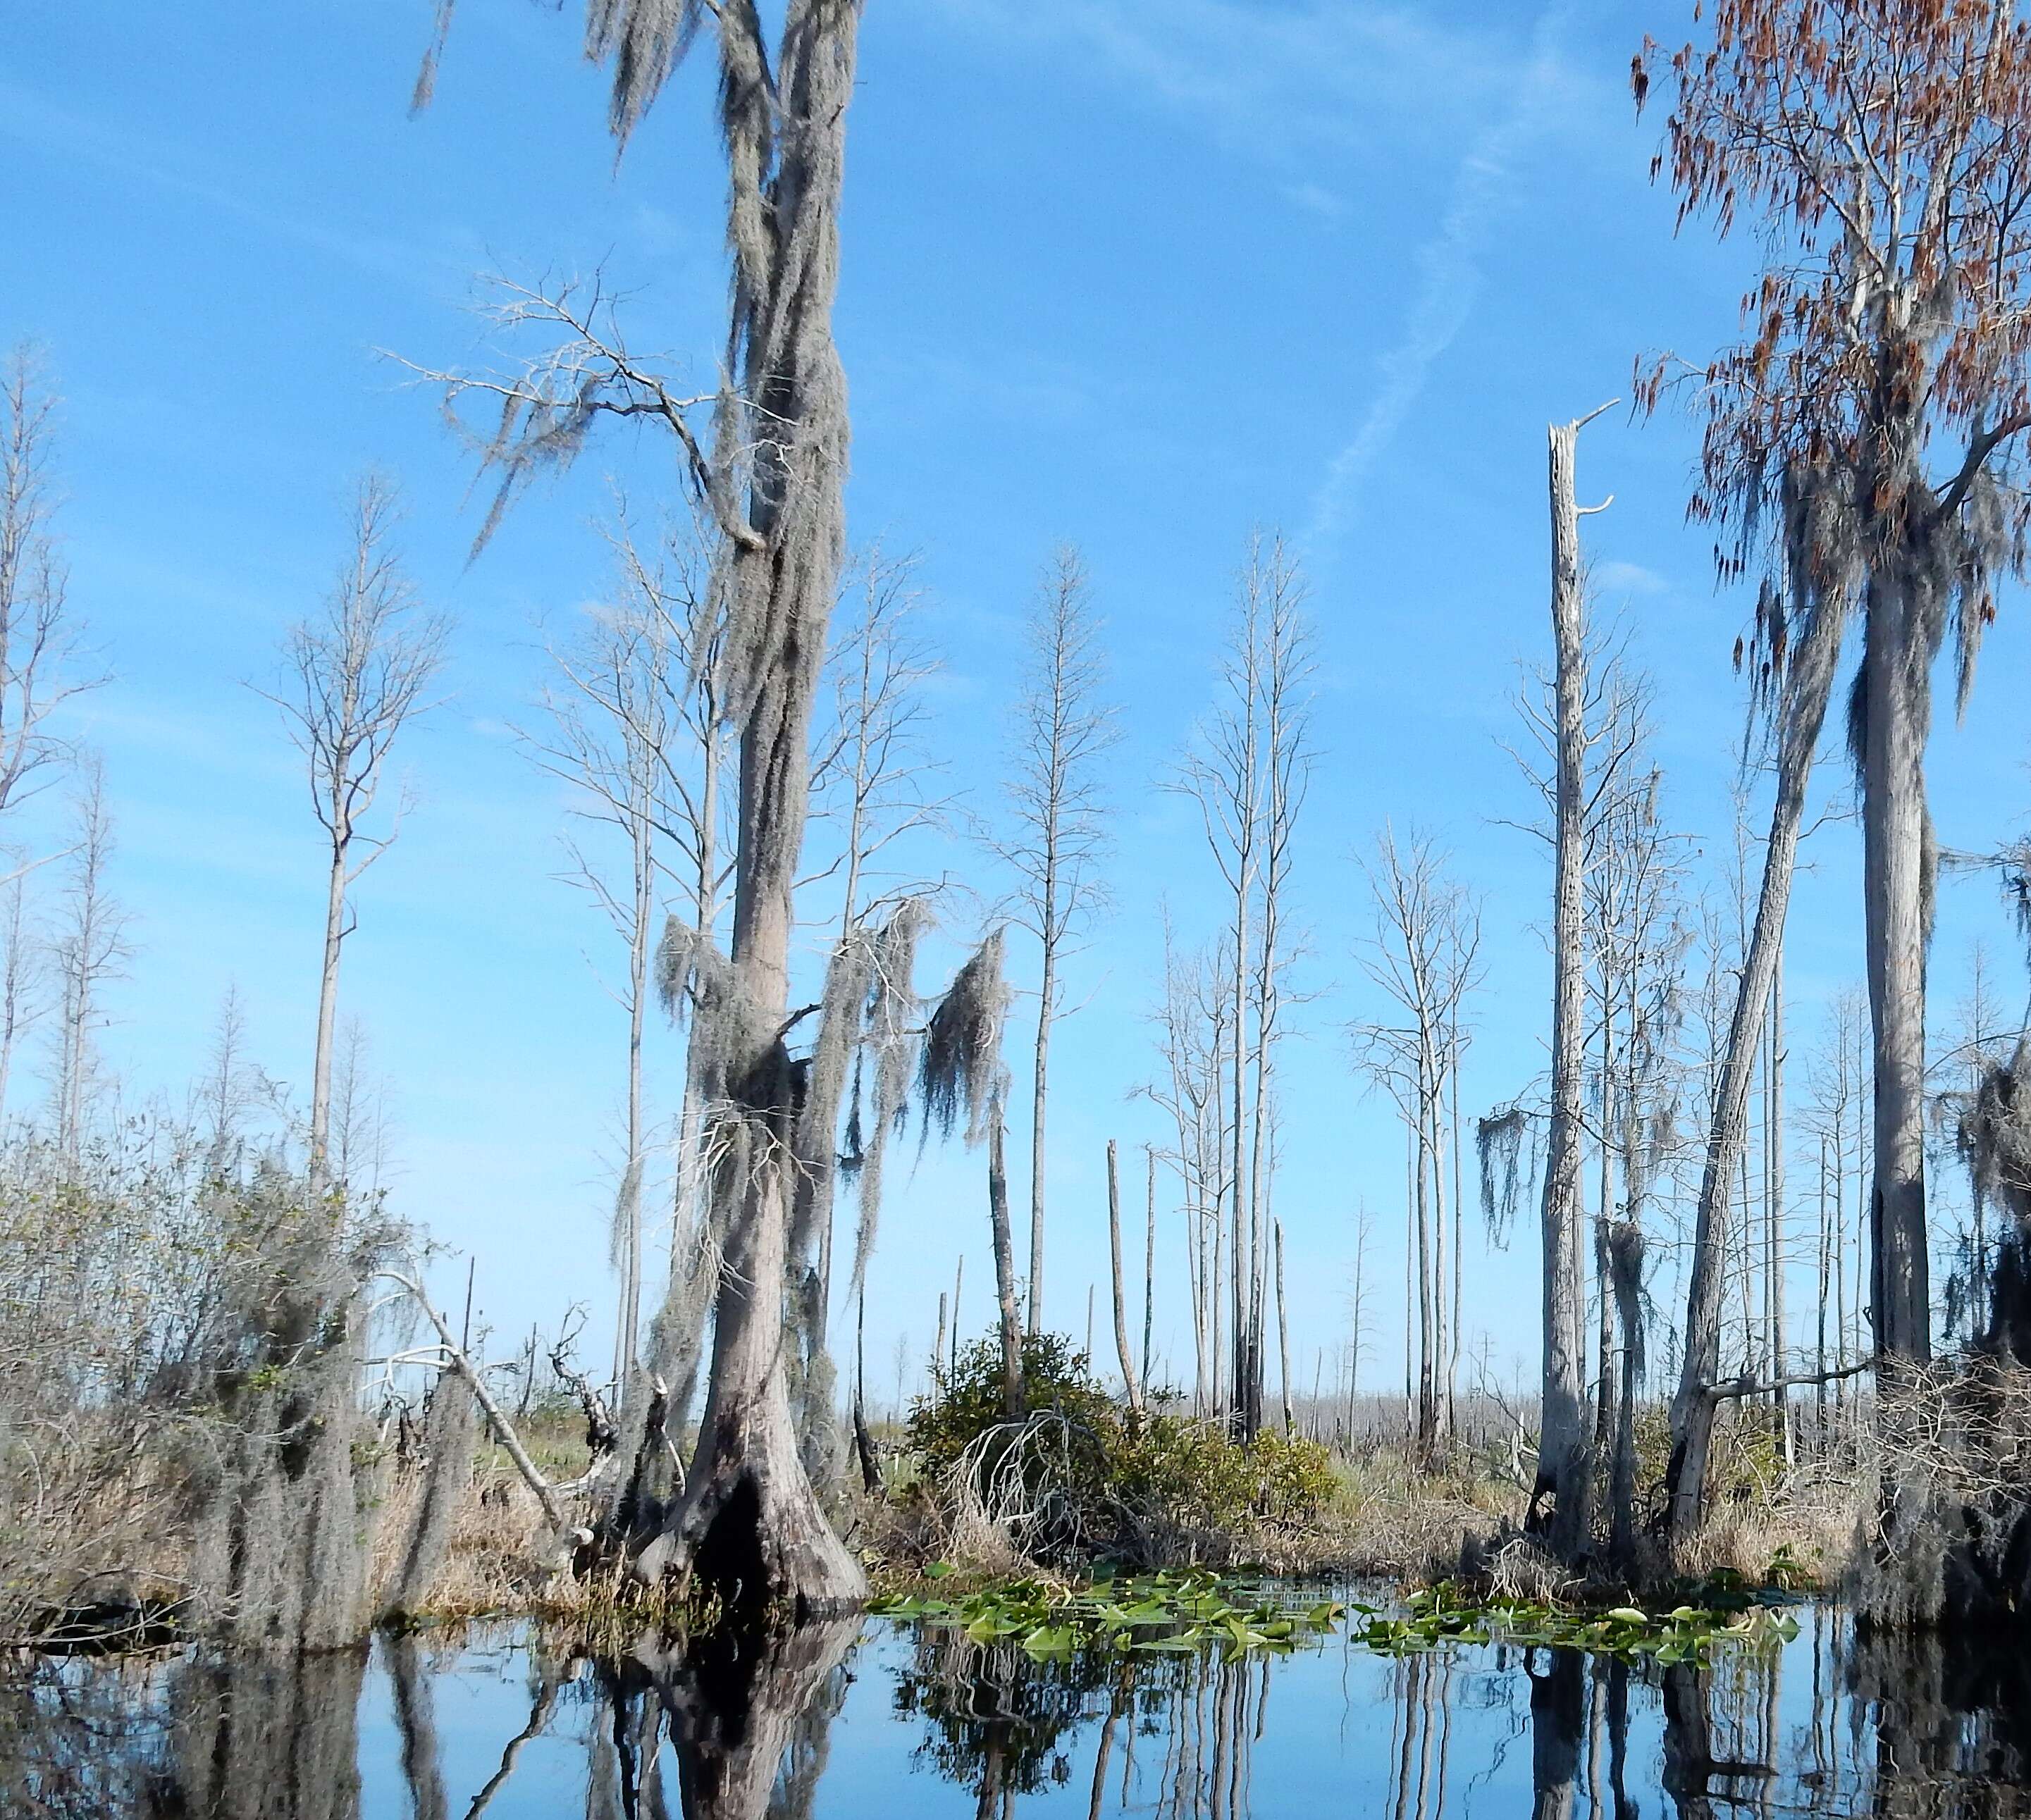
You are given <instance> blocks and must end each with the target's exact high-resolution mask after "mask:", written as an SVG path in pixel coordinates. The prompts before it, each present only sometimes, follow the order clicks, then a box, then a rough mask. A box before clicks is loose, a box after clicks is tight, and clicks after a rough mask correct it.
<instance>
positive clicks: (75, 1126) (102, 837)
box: [50, 757, 133, 1168]
mask: <svg viewBox="0 0 2031 1820" xmlns="http://www.w3.org/2000/svg"><path fill="white" fill-rule="evenodd" d="M69 845H70V853H69V860H68V862H67V867H66V877H65V881H64V887H63V891H62V892H61V896H60V899H59V902H58V912H57V918H58V920H57V925H56V930H55V934H54V939H53V940H52V941H51V942H50V963H51V967H52V970H53V971H54V973H55V975H56V981H57V995H58V1030H57V1070H56V1081H55V1093H54V1099H55V1102H56V1107H55V1110H56V1127H57V1141H58V1144H59V1146H60V1147H61V1150H62V1152H63V1155H64V1156H65V1159H66V1160H67V1161H68V1162H69V1163H70V1165H71V1166H72V1167H73V1168H74V1167H76V1165H77V1163H78V1160H79V1157H80V1152H81V1151H82V1148H83V1144H84V1131H85V1127H86V1125H87V1123H88V1120H89V1118H90V1116H91V1107H92V1102H93V1099H94V1096H95V1092H96V1091H97V1089H98V1086H99V1054H98V1045H97V1043H96V1041H95V1032H96V1030H97V1029H98V1028H99V1025H101V1024H102V1022H103V1021H104V1017H105V1007H104V1003H103V993H104V992H105V988H106V986H107V985H108V984H110V983H111V982H112V981H115V980H118V979H121V978H122V977H125V975H124V973H123V971H122V970H123V968H124V966H125V962H127V960H128V959H129V957H130V956H131V955H132V952H133V950H132V948H131V947H129V945H128V942H127V928H128V922H129V917H128V915H127V913H126V912H125V910H123V909H122V908H121V906H120V903H119V902H118V900H117V899H116V898H114V895H113V891H112V881H111V880H110V878H109V877H108V876H107V869H108V867H109V865H110V863H111V861H112V858H113V845H114V843H113V817H112V814H111V812H110V810H109V809H108V808H107V806H106V774H105V770H104V768H103V767H102V765H101V764H100V762H99V760H98V759H97V757H90V758H88V760H87V761H85V763H84V768H83V776H82V778H81V780H80V790H79V792H78V798H77V803H76V810H75V820H74V821H73V827H72V832H71V836H70V843H69Z"/></svg>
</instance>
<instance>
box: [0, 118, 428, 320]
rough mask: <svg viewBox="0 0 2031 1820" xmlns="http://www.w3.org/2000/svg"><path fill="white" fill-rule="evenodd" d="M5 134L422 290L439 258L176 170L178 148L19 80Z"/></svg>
mask: <svg viewBox="0 0 2031 1820" xmlns="http://www.w3.org/2000/svg"><path fill="white" fill-rule="evenodd" d="M0 134H4V135H6V136H9V137H10V138H13V139H16V140H22V141H24V142H26V143H28V144H31V145H32V146H35V147H39V148H40V149H42V150H43V151H58V152H61V154H63V155H64V156H65V158H70V159H74V160H76V161H78V162H82V163H85V164H88V165H92V166H96V167H97V168H98V169H101V170H104V171H110V172H111V173H114V174H115V175H116V176H119V177H126V178H130V179H132V180H133V181H136V182H139V183H143V184H149V185H151V186H152V187H154V188H157V189H159V190H162V191H166V192H168V193H170V194H171V195H179V196H183V197H184V198H187V199H189V200H190V201H192V202H196V203H200V204H203V206H205V207H209V208H211V209H213V210H216V211H218V213H220V214H225V215H230V216H233V217H234V218H237V219H238V220H240V221H245V222H247V223H248V225H251V226H253V227H255V228H257V229H260V230H262V231H263V232H264V233H268V234H270V235H272V236H274V237H275V238H277V239H279V240H293V241H294V242H296V244H298V245H300V246H304V247H307V248H311V249H312V250H313V251H317V252H319V253H322V254H325V255H328V256H329V257H330V258H333V259H337V260H339V261H341V262H343V263H345V264H347V265H350V266H356V267H357V268H358V269H360V270H362V271H364V272H367V273H369V274H372V275H373V276H374V277H377V278H381V279H384V280H387V281H392V282H395V283H399V284H401V285H404V286H407V287H420V286H421V285H423V281H424V280H425V278H426V277H427V275H428V274H430V272H431V270H432V268H433V267H434V266H435V265H437V264H438V263H440V261H438V259H435V258H434V257H433V256H432V255H430V254H429V253H427V252H426V251H424V250H423V249H421V248H417V247H415V246H412V245H408V244H404V243H402V242H400V241H397V240H389V239H387V238H385V237H383V236H378V235H374V234H362V233H347V232H345V230H344V229H337V228H334V227H332V226H330V225H327V224H326V222H325V221H322V220H320V219H319V218H316V216H315V214H313V213H311V211H309V210H302V211H298V210H292V209H289V208H285V207H269V206H267V205H266V204H264V203H261V202H259V201H256V200H255V199H253V198H252V196H251V195H248V193H247V192H246V191H245V189H244V186H243V183H242V181H241V180H240V179H239V178H238V177H236V178H235V179H234V180H233V181H231V182H227V181H218V180H217V179H214V178H212V177H208V176H205V175H202V174H199V173H195V172H193V171H192V170H191V169H188V168H179V167H180V166H187V164H188V161H187V160H186V159H185V158H184V157H183V155H182V154H181V153H180V152H178V151H177V150H176V149H174V148H172V147H166V146H161V145H150V144H147V143H144V142H143V141H142V140H140V139H139V138H138V137H137V136H135V135H134V134H133V133H132V132H129V131H128V130H127V129H125V128H124V127H122V126H121V125H117V124H115V123H113V122H110V121H103V120H100V119H95V118H93V117H90V116H88V115H85V114H76V113H73V112H72V111H71V110H69V109H68V108H63V107H59V106H56V105H55V104H54V102H50V101H47V100H46V99H43V97H42V96H41V95H38V94H36V93H35V92H34V91H32V90H31V89H27V88H24V87H20V86H19V85H18V84H13V83H9V82H0ZM453 269H454V268H453V267H451V266H449V265H448V264H447V266H446V270H453Z"/></svg>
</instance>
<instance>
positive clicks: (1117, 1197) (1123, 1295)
mask: <svg viewBox="0 0 2031 1820" xmlns="http://www.w3.org/2000/svg"><path fill="white" fill-rule="evenodd" d="M1107 1245H1108V1254H1109V1260H1110V1262H1111V1263H1112V1265H1113V1267H1114V1349H1115V1351H1116V1353H1119V1354H1120V1359H1121V1388H1122V1391H1123V1394H1124V1395H1126V1396H1127V1399H1128V1409H1129V1412H1130V1413H1131V1415H1132V1416H1135V1419H1136V1420H1138V1421H1140V1420H1142V1379H1141V1377H1140V1375H1138V1373H1137V1372H1136V1369H1135V1348H1134V1347H1133V1346H1131V1345H1130V1344H1129V1342H1128V1291H1127V1284H1126V1283H1124V1282H1123V1281H1122V1277H1121V1177H1120V1170H1119V1167H1118V1159H1117V1158H1116V1154H1115V1144H1114V1140H1113V1139H1112V1137H1110V1138H1109V1139H1108V1141H1107Z"/></svg>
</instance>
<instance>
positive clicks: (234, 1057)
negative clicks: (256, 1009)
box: [192, 984, 274, 1166]
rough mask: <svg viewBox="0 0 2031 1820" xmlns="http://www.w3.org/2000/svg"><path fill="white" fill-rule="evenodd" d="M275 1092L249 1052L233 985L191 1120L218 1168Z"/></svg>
mask: <svg viewBox="0 0 2031 1820" xmlns="http://www.w3.org/2000/svg"><path fill="white" fill-rule="evenodd" d="M273 1093H274V1082H272V1081H270V1080H269V1078H268V1077H267V1075H266V1073H264V1072H263V1070H262V1069H261V1068H260V1066H259V1065H258V1064H257V1063H255V1062H254V1061H253V1060H252V1058H251V1057H250V1056H249V1055H248V1035H247V1011H246V1007H245V1006H244V1004H243V1003H242V1002H241V999H240V988H239V987H238V986H237V984H232V985H228V986H227V988H225V996H224V997H223V998H222V999H220V1000H219V1005H218V1022H216V1023H215V1024H214V1025H213V1027H212V1038H211V1051H210V1053H209V1054H208V1055H207V1056H206V1058H205V1068H204V1074H203V1077H201V1078H200V1079H199V1081H198V1083H197V1091H196V1101H197V1104H196V1113H197V1116H196V1118H195V1119H193V1121H192V1122H193V1123H194V1124H196V1125H198V1126H200V1128H201V1129H203V1130H204V1131H205V1133H206V1134H207V1148H208V1149H209V1151H210V1152H211V1156H212V1158H213V1159H214V1163H216V1164H218V1165H220V1166H223V1165H225V1163H227V1161H228V1159H229V1158H230V1156H231V1154H232V1152H233V1150H234V1149H235V1148H236V1147H237V1144H239V1142H240V1138H241V1136H242V1133H243V1132H244V1128H245V1125H246V1122H247V1118H248V1115H249V1114H250V1113H251V1112H252V1111H254V1110H255V1107H258V1106H259V1105H260V1104H262V1103H263V1100H266V1099H268V1098H270V1096H272V1095H273Z"/></svg>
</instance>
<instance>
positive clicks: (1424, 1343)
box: [1353, 826, 1481, 1457]
mask: <svg viewBox="0 0 2031 1820" xmlns="http://www.w3.org/2000/svg"><path fill="white" fill-rule="evenodd" d="M1366 870H1367V874H1368V883H1369V889H1370V894H1371V895H1372V897H1373V902H1374V906H1375V933H1374V935H1373V937H1372V938H1371V939H1370V940H1369V942H1368V943H1366V947H1365V948H1364V951H1363V953H1362V970H1363V971H1364V972H1366V974H1367V975H1368V977H1369V979H1370V981H1372V982H1373V984H1374V985H1375V986H1376V987H1377V988H1378V989H1379V990H1380V991H1381V992H1382V994H1383V995H1384V996H1385V997H1386V998H1387V999H1388V1002H1389V1004H1390V1007H1391V1015H1389V1016H1388V1018H1377V1019H1373V1020H1370V1021H1369V1022H1364V1023H1362V1024H1359V1025H1356V1026H1355V1029H1354V1032H1353V1037H1354V1042H1355V1054H1356V1056H1357V1058H1358V1060H1359V1062H1360V1064H1361V1066H1362V1069H1363V1070H1364V1071H1365V1072H1366V1074H1367V1075H1368V1077H1369V1078H1370V1080H1371V1081H1373V1082H1374V1083H1375V1084H1376V1085H1377V1086H1379V1087H1381V1089H1383V1091H1384V1092H1386V1093H1387V1094H1388V1096H1389V1097H1390V1098H1391V1099H1392V1100H1393V1101H1394V1102H1395V1103H1396V1108H1397V1111H1398V1113H1399V1116H1400V1117H1401V1118H1402V1119H1403V1126H1404V1130H1405V1132H1406V1134H1407V1137H1408V1138H1409V1141H1410V1145H1411V1170H1410V1193H1409V1197H1408V1200H1409V1204H1408V1206H1407V1209H1406V1215H1407V1232H1406V1246H1407V1250H1408V1252H1410V1254H1411V1256H1412V1259H1413V1261H1414V1297H1415V1303H1416V1334H1417V1357H1418V1368H1417V1373H1416V1402H1415V1411H1414V1416H1415V1427H1414V1436H1415V1439H1416V1442H1417V1445H1418V1449H1419V1450H1420V1451H1421V1452H1422V1453H1424V1454H1425V1455H1426V1456H1427V1457H1430V1456H1432V1455H1433V1454H1436V1453H1438V1452H1439V1451H1440V1450H1441V1449H1443V1448H1444V1446H1445V1444H1446V1442H1447V1440H1448V1436H1449V1431H1450V1424H1451V1421H1452V1394H1451V1393H1452V1385H1451V1376H1452V1368H1453V1359H1454V1357H1455V1349H1454V1348H1453V1346H1452V1344H1451V1343H1450V1342H1449V1339H1448V1331H1449V1328H1450V1327H1451V1324H1452V1314H1451V1305H1452V1297H1449V1295H1448V1281H1449V1275H1450V1273H1451V1272H1452V1271H1455V1270H1457V1268H1458V1260H1457V1256H1456V1253H1457V1250H1458V1246H1457V1244H1456V1243H1454V1244H1451V1245H1449V1244H1448V1236H1447V1226H1448V1221H1447V1178H1448V1172H1447V1168H1446V1149H1447V1118H1446V1106H1447V1100H1448V1089H1449V1087H1450V1085H1451V1083H1452V1079H1453V1077H1454V1076H1455V1073H1456V1072H1457V1070H1458V1069H1459V1062H1460V1041H1461V1032H1462V1022H1461V1013H1462V1010H1463V1007H1464V1005H1465V1003H1466V999H1467V997H1468V996H1469V995H1470V993H1471V992H1473V990H1474V988H1475V986H1476V985H1477V984H1478V983H1479V981H1480V977H1481V966H1480V947H1481V911H1480V907H1479V906H1478V904H1477V903H1475V902H1474V899H1473V898H1472V897H1470V895H1469V894H1468V893H1467V892H1466V890H1465V889H1464V888H1462V887H1461V886H1460V885H1459V884H1456V883H1455V882H1454V881H1453V880H1452V879H1451V878H1449V877H1448V876H1447V872H1446V856H1445V855H1444V853H1443V852H1442V851H1440V849H1439V847H1437V844H1436V843H1433V841H1431V840H1430V839H1426V838H1425V837H1422V836H1419V835H1418V834H1416V833H1413V834H1411V836H1410V837H1409V838H1408V839H1407V840H1405V841H1403V842H1399V841H1398V839H1397V838H1396V832H1395V830H1394V829H1393V828H1388V827H1386V826H1385V827H1384V829H1383V831H1382V832H1381V835H1380V836H1378V838H1377V842H1376V849H1375V857H1374V858H1373V861H1371V862H1369V863H1368V865H1367V867H1366Z"/></svg>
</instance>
